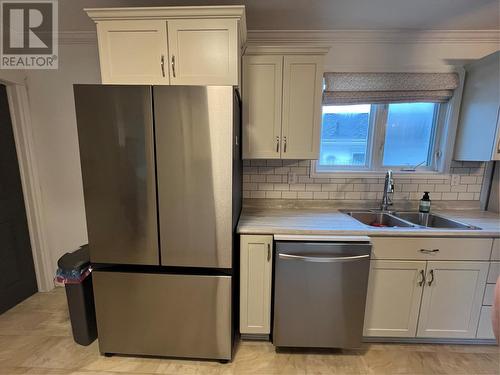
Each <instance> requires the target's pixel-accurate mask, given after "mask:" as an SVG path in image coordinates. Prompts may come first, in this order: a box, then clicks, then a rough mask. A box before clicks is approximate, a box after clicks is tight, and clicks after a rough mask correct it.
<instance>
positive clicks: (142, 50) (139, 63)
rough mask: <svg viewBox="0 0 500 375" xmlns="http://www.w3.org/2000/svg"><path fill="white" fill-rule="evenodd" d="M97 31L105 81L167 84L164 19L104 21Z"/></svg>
mask: <svg viewBox="0 0 500 375" xmlns="http://www.w3.org/2000/svg"><path fill="white" fill-rule="evenodd" d="M97 34H98V38H99V60H100V62H101V79H102V82H103V83H117V84H126V83H130V84H153V85H157V84H167V85H168V83H169V77H168V71H166V70H165V69H167V67H166V66H165V64H166V59H167V58H168V51H167V24H166V22H165V21H157V20H149V21H143V20H129V21H119V20H117V21H103V22H100V23H98V24H97ZM162 62H163V67H162Z"/></svg>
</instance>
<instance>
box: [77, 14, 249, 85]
mask: <svg viewBox="0 0 500 375" xmlns="http://www.w3.org/2000/svg"><path fill="white" fill-rule="evenodd" d="M86 12H87V14H88V15H89V17H90V18H92V19H93V20H94V22H95V23H96V24H97V39H98V44H99V60H100V65H101V80H102V83H113V84H152V85H201V86H203V85H228V86H238V85H239V81H240V57H241V51H242V46H243V45H244V43H245V40H246V24H245V7H244V6H202V7H149V8H103V9H86Z"/></svg>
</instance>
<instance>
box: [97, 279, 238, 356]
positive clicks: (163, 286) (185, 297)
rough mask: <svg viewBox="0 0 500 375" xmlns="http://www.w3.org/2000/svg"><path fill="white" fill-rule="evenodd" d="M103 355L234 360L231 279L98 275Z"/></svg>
mask: <svg viewBox="0 0 500 375" xmlns="http://www.w3.org/2000/svg"><path fill="white" fill-rule="evenodd" d="M93 280H94V293H95V304H96V313H97V327H98V333H99V349H100V351H101V353H121V354H135V355H155V356H172V357H190V358H211V359H231V349H232V330H231V276H204V275H203V276H202V275H177V274H151V273H149V274H146V273H122V272H107V271H95V272H94V273H93Z"/></svg>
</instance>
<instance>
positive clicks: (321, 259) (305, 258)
mask: <svg viewBox="0 0 500 375" xmlns="http://www.w3.org/2000/svg"><path fill="white" fill-rule="evenodd" d="M278 257H279V258H280V259H292V260H300V261H303V262H316V263H337V262H353V261H357V260H362V259H367V258H370V255H369V254H364V255H352V256H337V257H323V256H321V257H316V256H304V255H293V254H282V253H279V254H278Z"/></svg>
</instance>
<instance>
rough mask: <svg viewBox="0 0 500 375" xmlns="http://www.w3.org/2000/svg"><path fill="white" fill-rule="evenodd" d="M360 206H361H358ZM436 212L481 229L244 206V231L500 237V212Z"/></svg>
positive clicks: (335, 210) (333, 211)
mask: <svg viewBox="0 0 500 375" xmlns="http://www.w3.org/2000/svg"><path fill="white" fill-rule="evenodd" d="M357 209H359V208H357ZM432 212H434V213H437V214H441V215H443V216H446V217H448V218H450V219H454V220H458V221H461V222H464V223H466V224H471V225H474V226H477V227H479V228H481V229H480V230H475V229H442V228H407V227H406V228H401V227H400V228H380V227H371V226H368V225H365V224H363V223H360V222H359V221H357V220H356V219H353V218H352V217H350V216H348V215H346V214H344V213H342V212H340V211H339V209H338V208H333V207H326V208H319V207H315V208H305V207H276V206H275V207H263V206H261V207H244V208H243V211H242V213H241V217H240V221H239V223H238V233H240V234H315V235H367V236H384V237H390V236H393V237H398V236H405V237H490V238H491V237H500V215H499V214H496V213H492V212H487V211H480V210H477V209H463V210H450V209H440V210H432Z"/></svg>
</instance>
